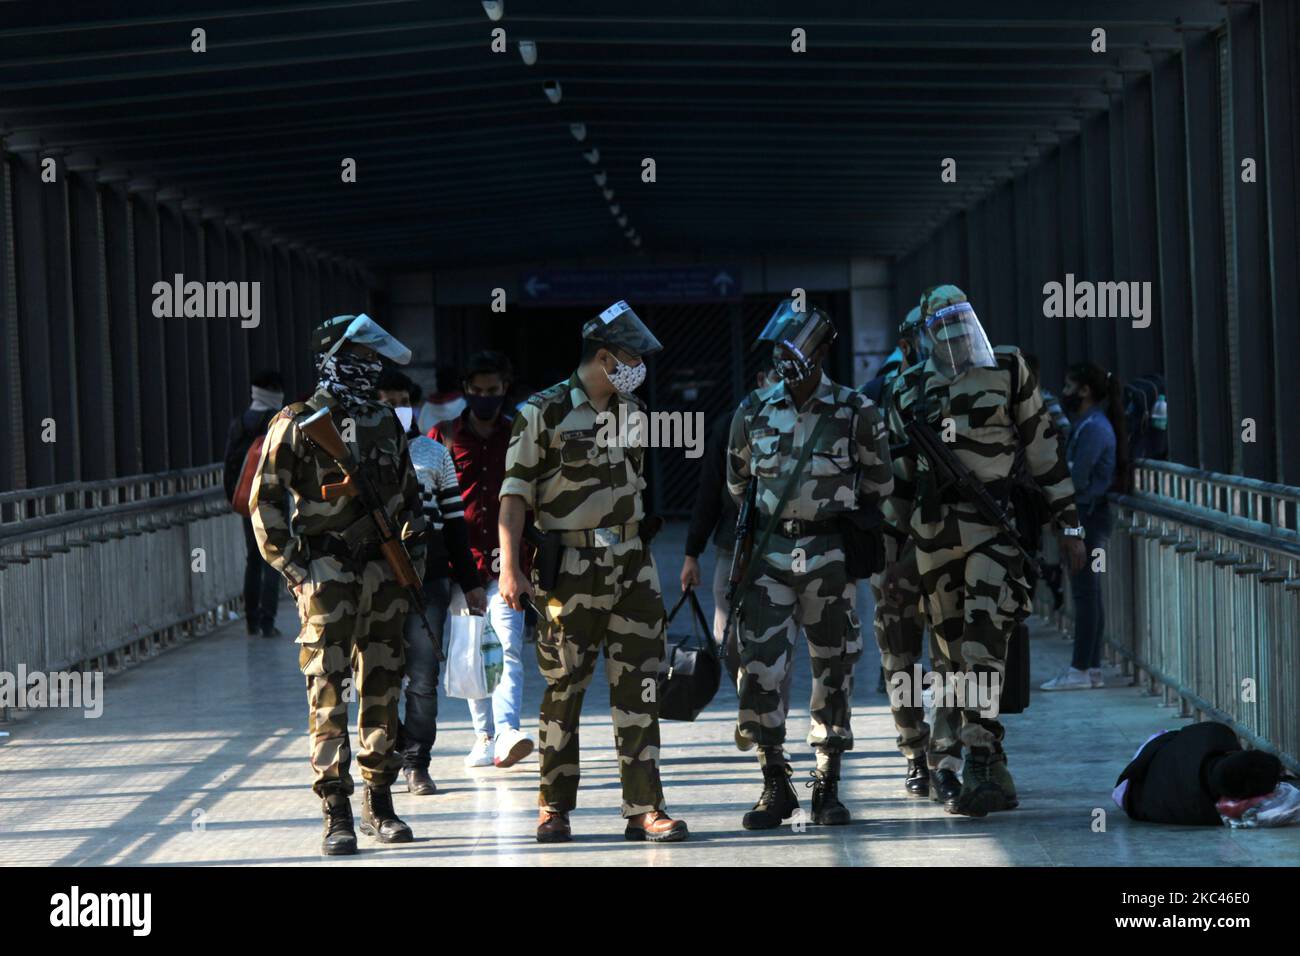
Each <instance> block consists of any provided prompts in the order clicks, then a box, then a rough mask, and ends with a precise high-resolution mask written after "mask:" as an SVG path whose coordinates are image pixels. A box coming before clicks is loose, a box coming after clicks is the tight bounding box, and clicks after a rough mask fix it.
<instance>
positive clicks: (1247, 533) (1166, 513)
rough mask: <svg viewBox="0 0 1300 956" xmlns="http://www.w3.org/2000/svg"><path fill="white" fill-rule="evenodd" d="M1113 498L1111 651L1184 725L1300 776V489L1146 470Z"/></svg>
mask: <svg viewBox="0 0 1300 956" xmlns="http://www.w3.org/2000/svg"><path fill="white" fill-rule="evenodd" d="M1111 500H1112V502H1113V505H1114V508H1115V519H1116V520H1115V530H1114V533H1113V534H1112V537H1111V541H1110V545H1109V547H1108V548H1107V567H1106V574H1105V592H1104V593H1105V600H1106V623H1107V628H1106V630H1107V640H1108V642H1109V644H1110V647H1111V649H1112V650H1113V651H1114V652H1117V653H1118V654H1119V655H1120V656H1121V657H1122V658H1123V659H1124V660H1126V661H1128V662H1131V664H1132V666H1133V667H1135V668H1136V671H1137V673H1136V677H1137V679H1138V680H1139V682H1140V681H1142V680H1144V679H1145V680H1146V681H1147V683H1148V684H1149V688H1150V690H1151V691H1152V692H1153V693H1163V694H1164V698H1165V702H1166V703H1169V704H1177V705H1178V706H1179V708H1180V712H1181V713H1182V714H1183V715H1184V716H1191V715H1195V716H1206V717H1211V718H1213V719H1216V720H1221V721H1224V722H1226V723H1229V724H1231V725H1232V726H1233V728H1234V729H1235V730H1236V731H1237V732H1238V733H1239V734H1240V735H1241V736H1242V737H1243V738H1245V739H1247V740H1249V741H1250V742H1251V743H1252V744H1254V745H1255V746H1259V747H1263V748H1265V749H1268V750H1272V751H1274V752H1276V753H1277V754H1278V755H1279V756H1280V757H1281V758H1282V759H1283V761H1284V762H1286V763H1287V764H1288V765H1289V766H1291V768H1292V769H1300V760H1298V759H1297V758H1298V757H1300V526H1298V524H1297V521H1298V520H1300V488H1293V487H1289V486H1286V485H1277V484H1270V483H1268V482H1263V481H1255V480H1253V479H1250V478H1240V477H1236V476H1233V475H1222V474H1215V473H1213V472H1206V471H1200V470H1199V469H1196V468H1189V467H1187V466H1185V465H1177V464H1173V463H1170V462H1156V461H1139V462H1138V463H1137V468H1136V472H1135V476H1134V487H1133V492H1132V493H1131V494H1128V495H1112V496H1111Z"/></svg>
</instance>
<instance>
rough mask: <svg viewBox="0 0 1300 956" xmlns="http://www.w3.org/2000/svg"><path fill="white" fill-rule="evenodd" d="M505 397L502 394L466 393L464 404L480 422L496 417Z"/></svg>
mask: <svg viewBox="0 0 1300 956" xmlns="http://www.w3.org/2000/svg"><path fill="white" fill-rule="evenodd" d="M505 400H506V397H505V396H504V395H466V396H465V404H466V405H468V406H469V410H470V414H472V415H473V416H474V417H475V418H477V419H478V420H479V421H481V422H490V421H492V419H494V418H496V417H497V412H499V411H501V406H502V404H504V402H505Z"/></svg>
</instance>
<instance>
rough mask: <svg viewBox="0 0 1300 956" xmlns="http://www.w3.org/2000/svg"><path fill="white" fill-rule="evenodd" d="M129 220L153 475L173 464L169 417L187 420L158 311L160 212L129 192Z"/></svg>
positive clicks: (147, 463) (148, 464)
mask: <svg viewBox="0 0 1300 956" xmlns="http://www.w3.org/2000/svg"><path fill="white" fill-rule="evenodd" d="M128 219H129V220H130V228H131V233H132V235H133V236H134V237H135V256H134V260H133V264H134V267H135V311H134V314H133V315H132V317H131V320H132V321H133V322H134V323H135V325H136V327H137V328H138V329H139V345H138V351H139V355H140V435H141V459H142V461H143V463H144V464H143V467H144V470H145V472H147V473H153V472H159V471H166V470H168V469H169V468H170V467H172V462H173V460H174V459H173V458H172V454H171V424H170V420H171V417H172V414H173V413H175V414H177V415H182V418H183V411H184V406H183V405H178V406H176V409H175V410H173V408H172V405H171V402H170V394H171V392H170V390H169V388H168V379H169V378H174V377H175V373H173V374H172V375H168V373H167V369H168V364H167V342H166V337H165V331H164V326H163V323H164V322H166V321H167V320H166V319H161V318H158V317H157V316H155V315H154V314H153V302H154V292H153V284H154V283H155V282H157V281H158V278H159V276H161V275H163V268H162V222H161V211H160V209H159V207H158V205H157V204H156V203H153V202H149V201H147V200H145V199H144V198H143V197H142V196H141V195H139V194H136V195H130V196H129V206H128ZM177 460H178V459H177ZM177 467H179V465H177Z"/></svg>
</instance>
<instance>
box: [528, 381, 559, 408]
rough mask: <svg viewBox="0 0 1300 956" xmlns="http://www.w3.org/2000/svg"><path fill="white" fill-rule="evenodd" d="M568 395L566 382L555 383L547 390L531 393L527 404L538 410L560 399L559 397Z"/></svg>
mask: <svg viewBox="0 0 1300 956" xmlns="http://www.w3.org/2000/svg"><path fill="white" fill-rule="evenodd" d="M568 393H569V383H568V381H563V382H557V383H556V384H554V385H552V386H550V387H549V388H544V389H542V390H541V391H540V392H533V394H532V395H529V396H528V402H527V404H529V405H535V406H537V407H538V408H541V407H542V406H543V405H548V404H550V403H551V402H553V401H555V400H556V399H558V398H560V397H561V396H564V395H567V394H568Z"/></svg>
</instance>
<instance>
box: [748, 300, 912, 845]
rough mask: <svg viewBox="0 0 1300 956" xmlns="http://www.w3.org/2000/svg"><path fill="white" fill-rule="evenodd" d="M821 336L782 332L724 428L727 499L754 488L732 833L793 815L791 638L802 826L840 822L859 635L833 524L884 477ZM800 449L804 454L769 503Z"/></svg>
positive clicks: (806, 329)
mask: <svg viewBox="0 0 1300 956" xmlns="http://www.w3.org/2000/svg"><path fill="white" fill-rule="evenodd" d="M791 309H792V303H791V302H790V301H789V300H787V302H784V303H782V305H781V306H779V307H778V309H777V313H776V314H775V315H774V316H773V317H772V322H779V321H783V313H784V312H786V311H790V310H791ZM834 338H835V329H834V326H833V325H832V324H831V322H830V319H829V318H828V317H827V316H826V315H825V314H824V313H822V312H820V311H819V310H815V309H814V310H813V311H811V312H810V313H808V314H807V316H805V317H803V320H802V321H800V322H798V323H795V324H792V325H790V326H789V327H787V329H786V330H785V332H784V334H783V337H782V338H781V340H780V341H779V342H778V343H777V345H776V349H775V352H774V358H775V364H776V367H777V370H778V371H779V372H780V373H781V376H782V379H783V381H781V382H780V383H779V384H777V385H774V386H772V387H770V388H768V389H765V390H763V391H760V392H758V393H757V401H755V402H753V403H752V404H751V405H750V406H749V407H745V406H742V407H741V408H739V409H737V411H736V415H735V417H734V418H733V420H732V424H731V437H730V442H729V446H728V451H727V488H728V490H729V491H730V492H731V494H732V496H733V497H734V498H736V499H737V500H742V499H743V498H744V496H745V495H746V493H747V490H748V486H749V483H750V482H751V481H754V482H757V485H756V498H755V501H756V506H757V507H756V520H755V526H754V528H755V532H754V533H755V550H754V553H753V555H752V556H751V558H750V563H751V572H750V573H749V574H748V575H747V577H748V580H749V581H750V582H751V583H749V584H748V586H747V587H745V588H744V589H743V592H742V594H741V597H740V608H739V614H740V623H739V627H740V630H739V632H738V633H739V642H740V659H741V665H742V668H743V670H742V673H741V677H740V687H739V691H738V694H739V697H740V712H739V716H738V720H737V725H738V728H739V732H740V734H741V735H742V736H744V737H745V738H747V739H749V740H751V741H753V742H754V743H755V744H757V745H758V758H759V766H760V768H761V769H762V772H763V783H764V785H763V792H762V795H761V796H760V797H759V800H758V803H757V804H755V806H754V809H753V810H751V811H750V812H749V813H747V814H746V815H745V818H744V820H743V821H742V822H743V825H744V826H745V828H746V829H751V830H761V829H770V828H772V827H776V826H780V824H781V822H782V821H783V820H786V819H789V818H790V817H791V816H792V815H793V814H794V812H795V810H796V809H798V806H799V801H798V798H797V797H796V796H795V793H794V789H793V788H792V787H791V786H790V779H789V778H790V773H791V771H790V766H789V763H788V761H787V760H786V756H785V751H784V747H783V745H784V743H785V712H784V710H783V708H782V706H781V693H780V685H781V678H782V675H783V674H784V673H785V672H786V669H787V667H788V659H789V657H790V655H791V654H793V653H794V639H795V635H796V633H797V631H798V628H799V627H800V626H802V627H803V630H804V633H805V634H806V636H807V640H808V652H809V657H810V659H811V665H812V683H813V689H812V700H811V703H810V704H809V710H810V711H811V716H812V723H811V729H810V730H809V733H808V743H809V745H810V746H812V747H813V748H814V750H816V752H817V767H816V769H815V770H814V771H813V772H812V776H813V780H812V781H811V782H810V785H811V786H812V788H813V795H812V804H813V806H812V810H813V815H812V818H813V821H814V822H816V823H822V824H844V823H848V822H849V820H850V814H849V812H848V810H847V809H846V808H845V807H844V805H843V804H842V803H841V802H840V800H839V795H838V792H839V776H840V759H841V754H842V753H843V752H844V751H845V750H851V749H852V748H853V729H852V726H851V718H852V713H851V703H852V698H853V667H854V665H855V664H856V662H857V660H858V658H859V657H860V656H861V655H862V633H861V629H860V627H859V624H858V619H857V615H856V614H855V613H854V609H853V603H854V599H855V596H856V587H855V583H854V581H853V580H851V579H850V578H849V577H848V574H847V569H846V567H845V552H844V543H843V538H842V536H841V525H840V521H839V520H838V519H841V518H842V516H843V515H845V514H846V513H847V512H849V511H853V510H857V509H859V508H868V509H870V508H874V507H876V505H877V502H878V501H880V499H881V498H882V496H884V495H887V494H888V493H889V491H890V488H891V486H892V484H893V478H892V476H891V472H890V463H889V444H888V441H887V433H886V429H885V426H884V424H883V422H882V421H881V419H880V415H879V414H878V413H877V410H876V407H875V406H874V405H873V404H872V403H871V402H870V400H868V399H867V398H866V397H865V396H864V395H862V393H860V392H856V391H854V390H853V389H851V388H846V387H844V386H842V385H837V384H835V383H834V382H832V381H831V380H830V378H828V377H827V376H826V375H825V373H824V372H822V368H821V365H822V361H823V360H824V359H825V357H826V355H827V353H828V352H829V350H830V346H831V343H832V342H833V341H834ZM819 428H820V430H819V431H818V429H819ZM810 441H811V442H813V444H812V445H811V446H809V444H808V443H809V442H810ZM805 447H808V448H809V450H810V452H811V454H810V455H809V456H808V458H807V461H806V463H805V465H804V468H803V470H802V472H801V473H800V475H799V477H798V479H797V481H796V483H795V485H794V487H793V488H792V489H791V493H790V494H789V495H788V497H787V499H786V501H785V503H784V504H783V505H782V504H781V498H782V494H783V492H784V491H785V489H786V487H787V485H788V484H789V479H790V477H791V475H792V474H793V473H794V470H795V468H796V467H797V466H798V463H799V460H800V458H801V457H804V450H805ZM778 507H779V513H776V512H777V509H778ZM769 528H770V529H771V531H770V535H769V534H768V531H767V529H769ZM765 536H766V538H767V540H766V544H765V545H764V544H762V542H763V540H764V537H765ZM742 583H743V582H742Z"/></svg>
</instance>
